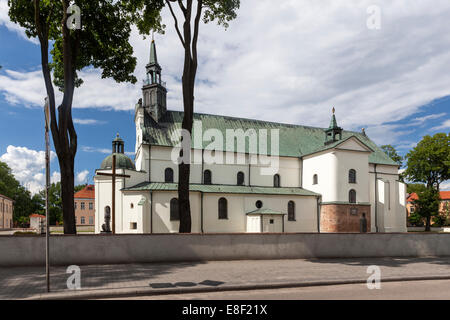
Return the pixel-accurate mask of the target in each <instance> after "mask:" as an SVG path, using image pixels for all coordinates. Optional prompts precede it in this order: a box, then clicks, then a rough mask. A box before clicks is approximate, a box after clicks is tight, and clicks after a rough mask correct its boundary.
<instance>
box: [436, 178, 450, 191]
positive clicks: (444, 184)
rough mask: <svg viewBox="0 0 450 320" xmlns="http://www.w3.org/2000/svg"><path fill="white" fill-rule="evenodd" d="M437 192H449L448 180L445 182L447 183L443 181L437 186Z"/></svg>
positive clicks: (449, 183) (449, 181) (449, 182)
mask: <svg viewBox="0 0 450 320" xmlns="http://www.w3.org/2000/svg"><path fill="white" fill-rule="evenodd" d="M439 190H441V191H447V190H448V191H450V180H447V181H444V182H443V183H441V185H440V186H439Z"/></svg>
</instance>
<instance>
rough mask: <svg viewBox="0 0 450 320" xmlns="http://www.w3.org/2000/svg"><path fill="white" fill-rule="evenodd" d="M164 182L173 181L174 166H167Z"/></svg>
mask: <svg viewBox="0 0 450 320" xmlns="http://www.w3.org/2000/svg"><path fill="white" fill-rule="evenodd" d="M164 182H166V183H173V169H172V168H166V169H165V170H164Z"/></svg>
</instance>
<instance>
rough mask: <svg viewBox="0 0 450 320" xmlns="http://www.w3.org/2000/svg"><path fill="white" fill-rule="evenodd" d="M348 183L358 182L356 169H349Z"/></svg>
mask: <svg viewBox="0 0 450 320" xmlns="http://www.w3.org/2000/svg"><path fill="white" fill-rule="evenodd" d="M348 183H356V170H355V169H350V170H348Z"/></svg>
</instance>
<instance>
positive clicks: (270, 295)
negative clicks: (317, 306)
mask: <svg viewBox="0 0 450 320" xmlns="http://www.w3.org/2000/svg"><path fill="white" fill-rule="evenodd" d="M119 299H131V300H179V299H180V300H253V299H255V300H412V299H416V300H417V299H418V300H450V280H427V281H402V282H385V283H381V288H380V289H372V290H369V289H368V288H367V285H366V284H346V285H334V286H317V287H301V288H289V289H270V290H251V291H222V292H207V293H190V294H171V295H160V296H142V297H129V298H119Z"/></svg>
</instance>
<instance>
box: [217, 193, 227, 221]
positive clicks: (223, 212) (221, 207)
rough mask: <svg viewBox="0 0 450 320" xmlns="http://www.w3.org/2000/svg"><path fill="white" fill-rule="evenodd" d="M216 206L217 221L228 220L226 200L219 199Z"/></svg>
mask: <svg viewBox="0 0 450 320" xmlns="http://www.w3.org/2000/svg"><path fill="white" fill-rule="evenodd" d="M217 205H218V218H219V220H227V219H228V200H227V199H226V198H224V197H222V198H220V199H219V201H218V202H217Z"/></svg>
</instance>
